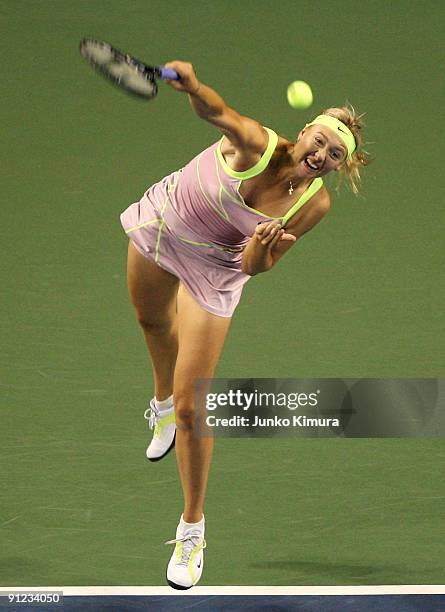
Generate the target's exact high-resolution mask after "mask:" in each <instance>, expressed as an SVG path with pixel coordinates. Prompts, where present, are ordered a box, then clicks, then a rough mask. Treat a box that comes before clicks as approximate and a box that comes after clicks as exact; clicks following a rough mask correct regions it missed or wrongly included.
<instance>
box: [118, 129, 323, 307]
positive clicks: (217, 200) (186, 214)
mask: <svg viewBox="0 0 445 612" xmlns="http://www.w3.org/2000/svg"><path fill="white" fill-rule="evenodd" d="M265 129H266V130H267V131H268V133H269V144H268V147H267V149H266V151H265V152H264V154H263V156H262V157H261V159H260V160H259V162H258V163H257V164H256V165H255V166H254V167H253V168H251V169H250V170H246V171H245V172H236V171H234V170H232V169H231V168H230V167H229V166H228V164H227V163H226V161H225V159H224V156H223V155H222V153H221V143H222V139H221V140H220V141H219V142H217V143H215V144H212V145H211V146H210V147H208V148H207V149H205V150H204V151H202V153H200V154H199V155H197V156H196V157H195V158H194V159H192V160H191V161H190V162H189V163H188V164H187V165H186V166H185V167H184V168H182V169H181V170H178V171H176V172H173V173H172V174H170V175H168V176H166V177H165V178H163V179H162V180H161V181H159V182H158V183H155V184H154V185H152V186H151V187H150V188H149V189H148V191H146V192H145V193H144V195H143V196H142V198H141V199H140V200H139V202H135V203H134V204H131V206H129V207H128V208H127V209H126V210H125V211H124V212H123V213H122V215H121V217H120V219H121V223H122V227H123V228H124V230H125V233H126V234H127V236H128V237H129V238H130V239H131V240H132V241H133V243H134V246H135V247H136V249H137V250H138V251H139V252H140V253H142V255H144V256H145V257H147V258H149V259H152V260H153V261H154V262H155V263H156V264H158V265H159V266H160V267H161V268H164V269H165V270H167V271H168V272H170V273H171V274H174V275H175V276H176V277H177V278H179V279H180V281H181V282H182V283H183V284H184V286H185V287H186V288H187V289H188V291H189V292H190V293H191V295H192V296H193V297H194V299H195V300H196V301H197V302H198V303H199V304H200V305H201V306H202V308H204V309H205V310H207V311H209V312H211V313H213V314H216V315H219V316H221V317H231V316H232V314H233V311H234V310H235V308H236V306H237V304H238V302H239V300H240V297H241V293H242V290H243V286H244V284H245V283H246V282H247V281H248V280H249V278H251V277H250V276H249V275H248V274H245V273H244V272H242V271H241V258H242V252H243V249H244V247H245V246H246V244H247V242H248V241H249V238H250V237H251V236H252V234H253V233H254V231H255V227H256V226H257V225H258V223H262V222H264V221H268V220H273V219H274V217H269V216H267V215H264V214H263V213H260V212H259V211H257V210H254V209H253V208H250V207H249V206H247V204H246V203H245V202H244V199H243V198H242V196H241V195H240V194H239V188H240V186H241V184H242V181H243V180H246V179H248V178H252V177H254V176H257V175H258V174H260V172H262V171H263V170H264V169H265V168H266V167H267V165H268V163H269V161H270V159H271V157H272V154H273V152H274V150H275V148H276V146H277V142H278V136H277V134H276V133H275V132H273V131H272V130H270V129H268V128H265ZM321 185H322V180H321V179H320V178H316V179H315V180H314V181H313V182H312V183H311V185H310V186H309V187H308V188H307V189H306V191H305V192H304V193H303V194H302V196H301V197H300V198H299V200H298V202H296V203H295V204H294V205H293V206H292V207H291V209H290V210H289V211H288V213H287V214H286V215H285V216H284V217H279V218H277V220H279V221H280V222H281V223H282V225H283V226H284V225H285V224H286V223H287V221H288V220H289V219H290V217H291V216H293V215H294V214H295V212H296V211H297V210H298V209H299V208H301V207H302V206H303V204H305V203H306V202H307V201H308V200H309V198H310V197H312V195H313V194H314V193H315V192H316V191H318V189H320V187H321Z"/></svg>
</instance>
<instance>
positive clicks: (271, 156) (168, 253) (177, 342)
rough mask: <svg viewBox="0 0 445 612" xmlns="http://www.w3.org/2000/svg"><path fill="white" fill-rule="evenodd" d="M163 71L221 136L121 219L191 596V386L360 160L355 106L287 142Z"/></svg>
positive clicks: (198, 506)
mask: <svg viewBox="0 0 445 612" xmlns="http://www.w3.org/2000/svg"><path fill="white" fill-rule="evenodd" d="M166 66H167V67H168V68H173V69H174V70H176V71H177V72H178V73H179V75H180V77H181V79H180V81H169V82H168V83H169V85H170V86H171V87H173V88H174V89H175V90H177V91H181V92H185V93H187V94H188V96H189V101H190V103H191V106H192V108H193V110H194V111H195V113H196V114H197V115H198V116H199V117H200V118H202V119H205V120H206V121H208V122H210V123H211V124H212V125H214V126H215V127H216V128H217V129H218V130H219V131H220V132H222V134H223V136H222V138H221V139H220V140H219V141H218V142H217V143H215V144H212V145H211V146H210V147H208V148H207V149H205V150H204V151H202V152H201V153H199V155H197V156H196V157H194V158H193V159H192V160H191V161H190V162H189V163H187V164H186V165H185V166H184V167H183V168H182V169H180V170H177V171H175V172H173V173H172V174H170V175H168V176H166V177H165V178H163V179H162V180H161V181H159V182H158V183H156V184H154V185H152V186H151V187H150V188H149V189H148V190H147V191H146V193H144V195H143V196H142V198H141V199H140V200H139V201H138V202H135V203H134V204H132V205H131V206H130V207H129V208H127V210H126V211H125V212H124V213H123V214H122V215H121V223H122V226H123V228H124V230H125V232H126V234H127V235H128V237H129V238H130V240H129V249H128V288H129V293H130V296H131V299H132V302H133V304H134V307H135V310H136V316H137V319H138V321H139V324H140V326H141V327H142V331H143V333H144V336H145V341H146V344H147V347H148V350H149V353H150V356H151V362H152V367H153V374H154V383H155V397H154V399H152V400H151V402H150V407H149V409H148V410H147V411H146V414H145V416H146V418H147V419H148V420H149V424H150V427H151V428H152V429H154V435H153V439H152V441H151V443H150V445H149V446H148V449H147V457H148V459H150V460H151V461H157V460H159V459H161V458H163V457H165V455H166V454H167V453H168V452H169V451H170V450H171V448H172V447H173V446H174V445H175V446H176V459H177V463H178V468H179V475H180V479H181V483H182V489H183V495H184V510H183V514H182V516H181V518H180V521H179V525H178V527H177V530H176V538H175V539H174V540H171V541H170V542H168V543H171V544H175V545H176V546H175V549H174V552H173V555H172V557H171V559H170V562H169V564H168V567H167V581H168V583H169V584H170V585H171V586H172V587H174V588H176V589H188V588H190V587H192V586H193V585H195V584H196V583H197V582H198V580H199V579H200V577H201V574H202V570H203V550H204V548H205V546H206V544H205V539H204V514H203V510H204V497H205V491H206V485H207V479H208V474H209V466H210V461H211V456H212V448H213V440H212V438H211V437H199V436H197V435H195V427H196V423H195V405H194V381H195V379H197V378H212V376H213V374H214V371H215V368H216V365H217V363H218V359H219V357H220V355H221V351H222V348H223V344H224V340H225V338H226V335H227V332H228V329H229V326H230V321H231V317H232V315H233V312H234V310H235V308H236V306H237V304H238V302H239V300H240V297H241V292H242V289H243V286H244V284H245V283H246V282H247V281H248V280H249V278H250V277H251V276H254V275H255V274H259V273H260V272H267V271H269V270H271V269H272V268H273V267H274V266H275V265H276V264H277V262H278V261H279V260H280V259H281V258H282V257H283V256H284V255H285V254H286V253H287V252H288V251H289V249H291V248H292V247H293V246H294V245H295V243H296V242H297V241H298V240H299V239H300V238H301V237H302V236H303V234H305V233H306V232H308V231H309V230H311V229H312V228H313V227H314V226H315V225H316V224H317V223H319V222H320V221H321V220H322V219H323V217H324V216H325V215H326V213H327V212H328V211H329V208H330V205H331V203H330V196H329V193H328V191H327V189H326V187H325V186H324V185H323V180H322V177H323V176H325V175H327V174H328V173H329V172H332V171H339V172H340V173H341V176H343V175H345V174H346V175H347V177H348V178H349V180H350V183H351V186H352V189H353V191H354V192H357V184H358V182H359V180H360V167H361V166H363V165H365V163H366V160H365V156H364V154H363V153H360V152H358V150H357V149H358V147H360V145H361V144H362V140H361V135H360V130H361V127H362V124H361V120H360V116H357V115H356V114H355V112H354V110H353V109H352V108H348V107H342V108H329V109H327V110H325V111H323V112H322V114H320V115H319V116H318V117H316V118H315V119H314V120H313V121H311V122H310V123H309V124H307V125H306V126H305V127H304V128H303V129H302V130H301V131H300V132H299V133H298V136H297V139H296V142H289V141H288V140H286V139H285V138H282V137H281V136H278V135H277V134H276V133H275V132H274V131H273V130H271V129H269V128H267V127H263V126H262V125H261V124H260V123H258V122H257V121H255V120H253V119H250V118H248V117H244V116H242V115H240V114H239V113H237V112H236V111H235V110H233V109H232V108H230V107H229V106H227V104H226V103H225V102H224V100H223V99H222V98H221V97H220V96H219V95H218V94H217V93H216V92H215V91H214V90H213V89H211V88H210V87H208V86H207V85H204V84H203V83H201V82H199V81H198V79H197V76H196V74H195V72H194V69H193V66H192V65H191V64H189V63H185V62H180V61H173V62H171V63H168V64H166ZM179 129H183V128H182V127H181V126H179V125H178V130H179ZM172 144H174V143H172Z"/></svg>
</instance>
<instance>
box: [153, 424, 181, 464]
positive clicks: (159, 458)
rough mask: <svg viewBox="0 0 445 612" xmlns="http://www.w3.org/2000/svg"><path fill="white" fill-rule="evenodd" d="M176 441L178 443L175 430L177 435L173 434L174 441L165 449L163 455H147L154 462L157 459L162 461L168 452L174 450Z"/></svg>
mask: <svg viewBox="0 0 445 612" xmlns="http://www.w3.org/2000/svg"><path fill="white" fill-rule="evenodd" d="M175 443H176V431H175V435H174V436H173V440H172V443H171V444H170V446H169V447H168V448H167V450H166V451H165V453H164V454H163V455H161V456H160V457H151V458H150V457H147V459H148V460H149V461H151V462H152V463H155V462H156V461H160V460H161V459H164V457H165V456H166V455H168V453H169V452H170V451H171V450H172V448H174V446H175Z"/></svg>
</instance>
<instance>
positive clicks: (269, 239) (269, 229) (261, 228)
mask: <svg viewBox="0 0 445 612" xmlns="http://www.w3.org/2000/svg"><path fill="white" fill-rule="evenodd" d="M254 236H255V238H256V239H257V240H258V242H260V243H261V244H262V245H263V246H268V247H269V248H270V249H273V247H274V246H275V245H276V244H278V242H280V241H281V240H290V241H292V242H295V241H296V237H295V236H293V235H292V234H288V233H286V232H285V230H284V229H283V228H282V227H281V224H280V223H278V222H277V221H266V222H265V223H259V224H258V225H257V226H256V228H255V234H254Z"/></svg>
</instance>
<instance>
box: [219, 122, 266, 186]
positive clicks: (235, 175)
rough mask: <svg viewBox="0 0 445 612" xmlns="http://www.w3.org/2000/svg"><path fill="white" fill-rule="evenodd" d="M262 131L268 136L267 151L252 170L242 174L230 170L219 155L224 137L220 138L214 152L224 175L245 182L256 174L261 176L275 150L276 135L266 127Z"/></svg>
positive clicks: (222, 156)
mask: <svg viewBox="0 0 445 612" xmlns="http://www.w3.org/2000/svg"><path fill="white" fill-rule="evenodd" d="M264 129H265V130H266V131H267V133H268V134H269V144H268V145H267V149H266V150H265V151H264V153H263V155H262V156H261V159H260V160H259V161H258V162H257V163H256V164H255V165H254V166H252V168H249V169H248V170H243V171H242V172H237V171H236V170H232V168H231V167H230V166H229V164H228V163H227V162H226V160H225V159H224V155H223V154H222V153H221V144H222V141H223V138H225V137H224V136H223V138H221V140H220V141H219V143H218V148H217V150H216V152H217V155H218V159H219V161H220V163H221V166H222V167H223V169H224V172H225V173H226V174H228V175H229V176H231V177H232V178H236V179H241V180H246V179H250V178H253V177H254V176H257V175H258V174H261V172H263V170H265V169H266V168H267V165H268V164H269V162H270V160H271V158H272V155H273V152H274V151H275V149H276V148H277V144H278V134H277V133H276V132H274V131H273V130H271V129H269V128H267V127H265V128H264Z"/></svg>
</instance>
